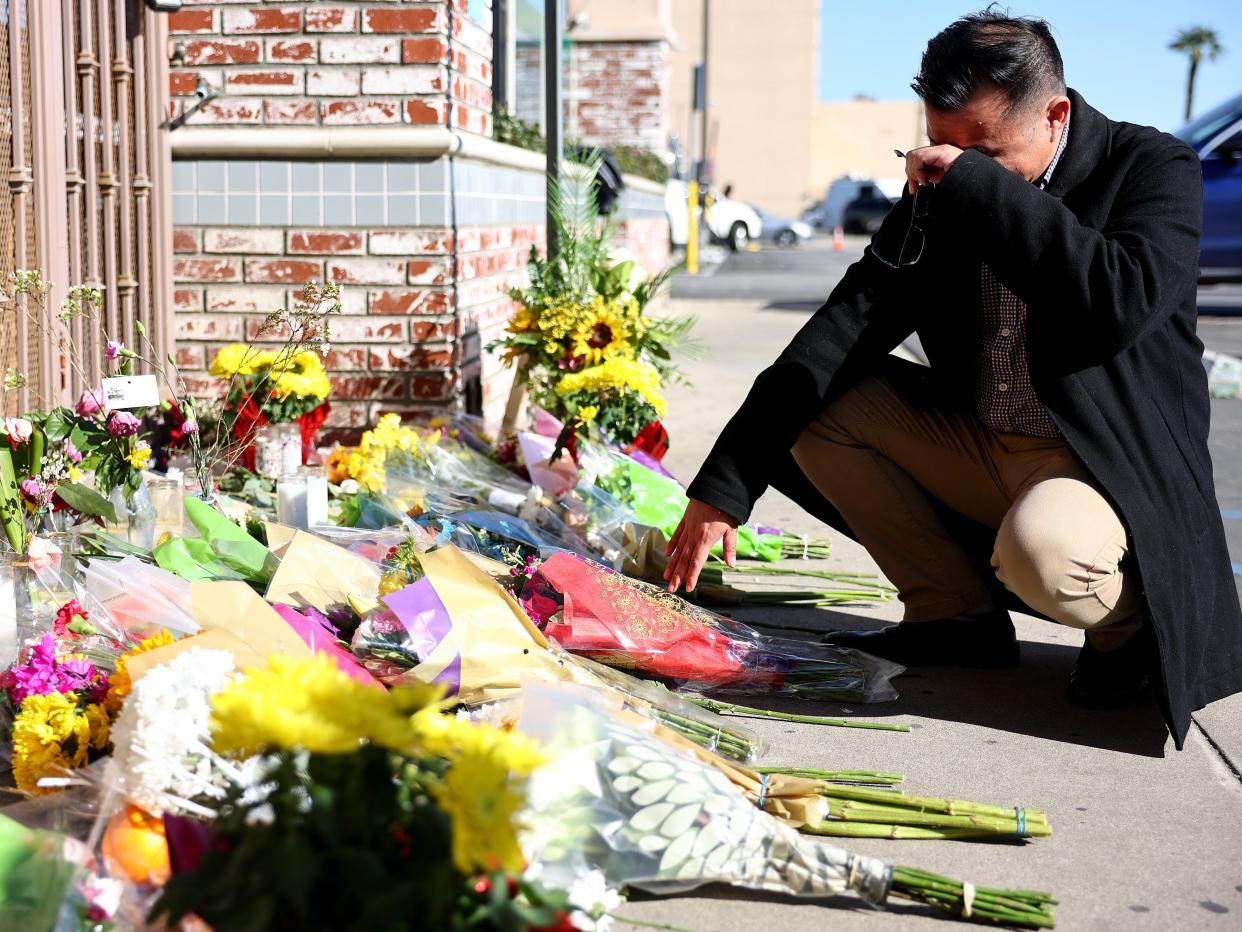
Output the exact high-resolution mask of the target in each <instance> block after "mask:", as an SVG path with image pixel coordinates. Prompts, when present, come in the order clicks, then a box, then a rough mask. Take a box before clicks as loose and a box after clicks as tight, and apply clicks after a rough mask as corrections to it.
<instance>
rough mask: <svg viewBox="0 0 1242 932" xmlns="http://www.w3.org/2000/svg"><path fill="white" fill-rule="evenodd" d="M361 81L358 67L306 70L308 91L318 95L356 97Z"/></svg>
mask: <svg viewBox="0 0 1242 932" xmlns="http://www.w3.org/2000/svg"><path fill="white" fill-rule="evenodd" d="M359 82H360V73H359V70H358V69H357V68H316V69H315V70H313V71H308V72H306V93H308V94H311V95H313V96H317V97H356V96H357V95H358V89H359Z"/></svg>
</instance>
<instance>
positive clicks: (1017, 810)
mask: <svg viewBox="0 0 1242 932" xmlns="http://www.w3.org/2000/svg"><path fill="white" fill-rule="evenodd" d="M1013 814H1014V818H1016V819H1017V820H1018V830H1017V836H1018V837H1019V838H1025V837H1026V809H1025V808H1024V807H1022V806H1014V807H1013Z"/></svg>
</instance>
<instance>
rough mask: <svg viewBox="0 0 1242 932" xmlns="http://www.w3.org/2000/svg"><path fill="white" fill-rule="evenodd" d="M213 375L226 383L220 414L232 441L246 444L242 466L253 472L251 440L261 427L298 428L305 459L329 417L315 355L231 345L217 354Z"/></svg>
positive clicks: (327, 386)
mask: <svg viewBox="0 0 1242 932" xmlns="http://www.w3.org/2000/svg"><path fill="white" fill-rule="evenodd" d="M210 371H211V374H212V375H213V376H215V377H216V378H217V379H221V380H223V381H225V382H227V388H226V390H225V393H224V400H223V408H224V410H225V411H227V412H229V413H231V414H232V415H233V417H234V420H233V435H234V437H235V438H236V439H237V441H239V442H241V443H243V444H246V452H245V453H244V460H245V464H246V466H247V467H248V468H251V469H253V468H254V465H255V464H254V447H253V437H254V433H255V431H256V430H258V428H260V427H262V426H263V425H265V424H292V423H296V424H297V425H298V427H299V429H300V430H301V434H302V451H303V459H305V458H306V454H307V452H308V451H309V449H310V448H313V447H314V442H315V437H316V436H318V434H319V429H320V428H321V427H322V426H323V422H324V420H325V419H326V418H327V416H328V410H329V404H328V401H327V398H328V394H329V393H330V392H331V391H332V383H331V382H329V381H328V373H327V370H325V369H324V367H323V362H322V360H321V359H320V355H319V353H317V352H315V351H314V350H311V349H302V350H298V351H294V350H293V349H291V348H288V347H286V348H282V349H278V350H261V349H256V348H255V347H253V346H250V345H248V344H245V343H234V344H232V345H230V346H226V347H224V348H223V349H221V350H220V351H219V352H218V353H216V355H215V358H213V359H212V361H211V370H210Z"/></svg>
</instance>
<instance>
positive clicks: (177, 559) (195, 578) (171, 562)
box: [152, 537, 242, 583]
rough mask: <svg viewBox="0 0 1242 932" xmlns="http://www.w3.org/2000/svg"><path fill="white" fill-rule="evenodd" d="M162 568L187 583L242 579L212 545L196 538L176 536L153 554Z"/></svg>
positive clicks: (157, 548)
mask: <svg viewBox="0 0 1242 932" xmlns="http://www.w3.org/2000/svg"><path fill="white" fill-rule="evenodd" d="M152 555H153V556H154V557H155V563H156V565H157V566H159V567H160V569H165V570H168V572H170V573H176V574H177V575H178V576H180V577H181V578H182V579H184V580H186V582H192V583H193V582H213V581H214V580H218V579H241V578H242V577H241V575H240V574H239V573H237V572H236V571H235V570H233V569H232V568H231V567H229V566H228V565H227V564H226V563H224V562H223V561H222V560H220V559H219V558H218V557H217V556H216V552H215V551H214V550H212V549H211V545H210V544H209V543H207V542H206V541H205V540H201V539H200V538H197V537H173V538H171V539H169V540H167V541H165V542H164V543H162V544H160V545H159V546H158V547H156V548H155V550H154V551H152Z"/></svg>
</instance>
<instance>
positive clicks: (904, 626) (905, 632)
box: [824, 609, 1020, 667]
mask: <svg viewBox="0 0 1242 932" xmlns="http://www.w3.org/2000/svg"><path fill="white" fill-rule="evenodd" d="M824 643H825V644H832V645H834V646H836V647H852V648H853V649H855V650H860V651H863V652H865V653H868V654H872V655H873V656H876V657H883V658H884V659H885V660H891V661H893V662H894V663H899V664H901V665H902V666H906V667H917V666H949V665H954V666H959V667H1016V666H1017V665H1018V662H1019V659H1020V655H1019V650H1018V638H1017V635H1016V634H1015V633H1014V630H1013V622H1012V621H1011V620H1010V618H1009V613H1008V612H1006V611H1003V610H1001V609H997V610H996V611H994V612H989V613H988V614H985V615H980V616H978V617H975V616H958V617H955V618H941V619H938V620H936V621H906V622H902V623H901V624H897V625H890V626H889V627H887V628H882V629H880V630H879V631H833V632H832V633H830V634H828V635H826V636H825V637H824Z"/></svg>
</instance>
